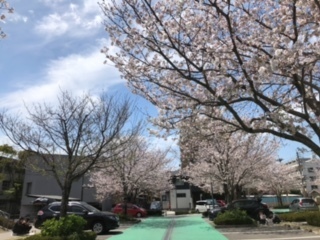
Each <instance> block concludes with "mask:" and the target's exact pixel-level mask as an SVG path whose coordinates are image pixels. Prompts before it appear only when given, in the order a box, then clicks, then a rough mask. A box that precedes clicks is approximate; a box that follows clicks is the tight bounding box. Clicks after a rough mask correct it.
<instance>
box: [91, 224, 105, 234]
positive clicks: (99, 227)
mask: <svg viewBox="0 0 320 240" xmlns="http://www.w3.org/2000/svg"><path fill="white" fill-rule="evenodd" d="M92 231H93V232H95V233H96V234H97V235H99V234H102V233H104V232H105V231H106V229H105V226H104V224H103V223H102V222H95V223H94V224H93V225H92Z"/></svg>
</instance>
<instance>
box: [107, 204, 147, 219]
mask: <svg viewBox="0 0 320 240" xmlns="http://www.w3.org/2000/svg"><path fill="white" fill-rule="evenodd" d="M112 212H113V213H115V214H124V204H123V203H118V204H117V205H116V206H115V207H114V208H113V209H112ZM127 214H128V215H129V216H132V217H138V218H140V217H145V216H147V211H146V210H145V209H144V208H141V207H138V206H137V205H134V204H130V203H128V204H127Z"/></svg>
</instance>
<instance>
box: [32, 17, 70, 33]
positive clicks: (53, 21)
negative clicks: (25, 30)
mask: <svg viewBox="0 0 320 240" xmlns="http://www.w3.org/2000/svg"><path fill="white" fill-rule="evenodd" d="M68 29H69V24H68V23H67V21H66V20H65V19H62V18H61V16H60V15H57V14H51V15H49V16H46V17H44V18H43V19H42V21H41V22H40V23H39V24H38V25H37V26H36V31H37V32H38V33H40V34H43V35H47V36H50V37H52V36H60V35H63V34H64V33H66V32H67V31H68Z"/></svg>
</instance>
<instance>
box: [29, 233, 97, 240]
mask: <svg viewBox="0 0 320 240" xmlns="http://www.w3.org/2000/svg"><path fill="white" fill-rule="evenodd" d="M96 237H97V234H96V233H94V232H82V233H80V234H79V233H74V234H71V235H69V236H67V237H66V236H60V237H58V236H55V237H52V236H42V235H41V234H36V235H32V236H29V237H27V238H25V239H24V240H95V239H96Z"/></svg>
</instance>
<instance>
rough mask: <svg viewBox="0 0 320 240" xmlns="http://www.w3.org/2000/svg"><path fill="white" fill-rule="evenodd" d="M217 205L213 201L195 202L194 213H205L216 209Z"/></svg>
mask: <svg viewBox="0 0 320 240" xmlns="http://www.w3.org/2000/svg"><path fill="white" fill-rule="evenodd" d="M218 206H219V205H218V203H217V201H216V200H215V199H206V200H199V201H196V206H195V211H196V212H197V213H205V212H207V211H208V210H210V209H213V208H215V207H218Z"/></svg>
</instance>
